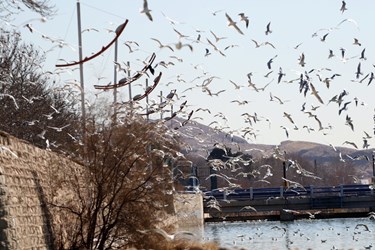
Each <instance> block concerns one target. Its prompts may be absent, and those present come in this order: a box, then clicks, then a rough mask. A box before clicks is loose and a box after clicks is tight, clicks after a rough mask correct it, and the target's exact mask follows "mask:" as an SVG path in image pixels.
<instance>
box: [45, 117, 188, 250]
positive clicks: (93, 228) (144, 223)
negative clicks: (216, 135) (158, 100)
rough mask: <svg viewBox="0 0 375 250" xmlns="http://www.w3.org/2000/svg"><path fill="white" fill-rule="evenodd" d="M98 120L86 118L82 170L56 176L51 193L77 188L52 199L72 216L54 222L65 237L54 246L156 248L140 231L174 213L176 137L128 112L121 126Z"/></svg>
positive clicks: (57, 230)
mask: <svg viewBox="0 0 375 250" xmlns="http://www.w3.org/2000/svg"><path fill="white" fill-rule="evenodd" d="M97 120H98V119H95V120H94V119H90V120H89V121H88V122H87V140H86V145H85V146H86V150H85V151H86V152H87V154H86V155H83V152H85V151H84V150H83V148H81V149H80V155H82V158H81V159H79V160H80V161H81V162H82V167H83V171H77V170H72V171H71V173H70V174H71V175H70V177H68V176H67V175H65V176H63V177H61V178H60V179H59V178H56V177H54V180H55V181H56V183H57V184H56V185H55V187H56V189H54V191H53V192H54V194H53V195H52V196H53V197H58V193H59V190H60V189H59V188H57V187H62V186H64V187H65V188H68V189H70V190H73V191H72V192H71V193H70V195H65V196H64V197H62V198H61V200H58V199H57V200H56V199H55V200H53V201H51V203H50V205H51V209H52V210H55V211H56V210H57V211H59V213H62V214H64V217H66V218H69V220H66V223H65V224H64V222H63V224H64V225H63V226H62V227H60V228H59V227H58V226H57V224H59V223H56V226H55V230H56V231H55V235H65V236H66V238H65V239H61V238H60V239H57V240H58V242H56V244H57V245H58V246H59V247H60V248H61V249H78V248H85V249H107V248H110V247H111V246H129V245H133V246H137V247H142V248H149V247H152V246H153V247H154V245H150V244H155V242H152V241H144V240H142V237H143V235H141V234H140V233H139V232H138V231H137V230H144V229H150V228H155V226H156V225H160V223H161V222H162V221H160V219H161V218H164V216H163V214H164V213H166V212H168V210H169V211H173V206H172V203H171V200H172V194H173V190H174V189H173V185H172V184H173V179H172V175H171V168H170V167H171V166H169V165H168V162H171V161H172V162H173V161H177V160H179V159H181V158H183V157H182V156H181V155H180V154H179V153H178V148H177V146H176V145H177V141H175V139H174V137H173V136H171V135H170V134H169V133H170V131H168V129H167V128H166V127H165V126H164V125H163V124H160V123H149V122H146V121H145V120H143V119H141V118H137V117H135V116H126V117H125V118H124V124H122V125H113V124H112V123H110V122H108V121H109V120H106V119H104V120H103V121H102V122H101V123H97V122H96V121H97ZM83 161H84V162H83ZM60 225H61V222H60ZM67 232H69V233H67Z"/></svg>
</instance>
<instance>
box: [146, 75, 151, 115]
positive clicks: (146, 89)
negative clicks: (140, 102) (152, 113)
mask: <svg viewBox="0 0 375 250" xmlns="http://www.w3.org/2000/svg"><path fill="white" fill-rule="evenodd" d="M146 90H148V78H146ZM146 114H147V115H146V117H147V122H148V121H149V118H150V117H149V113H148V95H146Z"/></svg>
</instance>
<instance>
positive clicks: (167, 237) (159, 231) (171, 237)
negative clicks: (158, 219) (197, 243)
mask: <svg viewBox="0 0 375 250" xmlns="http://www.w3.org/2000/svg"><path fill="white" fill-rule="evenodd" d="M138 232H140V233H143V234H146V233H151V232H154V233H157V234H160V235H161V236H163V237H164V239H165V240H167V241H174V240H176V239H177V237H178V236H179V235H189V236H195V235H194V234H193V233H192V232H189V231H179V232H177V233H175V234H168V233H167V232H165V231H164V230H163V229H160V228H154V229H147V230H138Z"/></svg>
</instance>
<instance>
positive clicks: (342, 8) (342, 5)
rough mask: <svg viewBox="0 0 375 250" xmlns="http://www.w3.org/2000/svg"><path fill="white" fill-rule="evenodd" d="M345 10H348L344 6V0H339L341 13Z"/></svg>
mask: <svg viewBox="0 0 375 250" xmlns="http://www.w3.org/2000/svg"><path fill="white" fill-rule="evenodd" d="M345 10H348V9H347V8H346V2H345V1H341V8H340V11H341V13H344V11H345Z"/></svg>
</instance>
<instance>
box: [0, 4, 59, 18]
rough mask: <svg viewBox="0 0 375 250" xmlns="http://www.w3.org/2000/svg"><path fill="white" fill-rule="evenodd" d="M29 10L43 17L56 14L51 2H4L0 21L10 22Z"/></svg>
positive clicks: (0, 12)
mask: <svg viewBox="0 0 375 250" xmlns="http://www.w3.org/2000/svg"><path fill="white" fill-rule="evenodd" d="M27 9H28V10H31V11H33V12H35V13H38V14H40V15H41V16H43V17H47V16H52V15H54V13H55V7H54V6H53V5H52V4H50V1H49V0H2V1H1V2H0V19H2V20H9V19H11V18H12V17H13V16H14V15H18V14H20V13H22V12H23V11H25V10H27Z"/></svg>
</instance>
